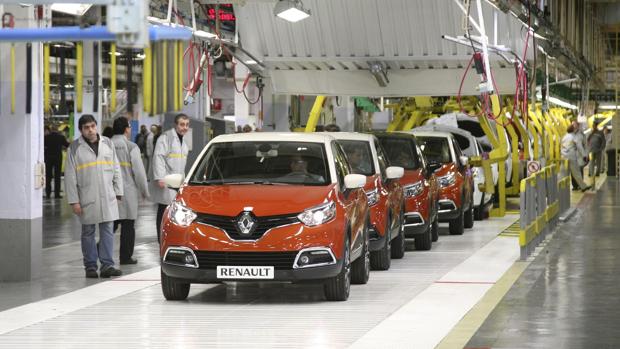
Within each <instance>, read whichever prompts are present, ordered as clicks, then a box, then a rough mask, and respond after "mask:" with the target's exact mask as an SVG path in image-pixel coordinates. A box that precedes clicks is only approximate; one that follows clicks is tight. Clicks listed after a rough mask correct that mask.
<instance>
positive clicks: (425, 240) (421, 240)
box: [413, 224, 433, 251]
mask: <svg viewBox="0 0 620 349" xmlns="http://www.w3.org/2000/svg"><path fill="white" fill-rule="evenodd" d="M432 230H433V224H429V225H428V229H426V231H425V232H424V234H422V235H418V236H416V237H415V240H414V241H413V242H414V244H415V249H416V250H419V251H428V250H430V249H431V246H433V231H432Z"/></svg>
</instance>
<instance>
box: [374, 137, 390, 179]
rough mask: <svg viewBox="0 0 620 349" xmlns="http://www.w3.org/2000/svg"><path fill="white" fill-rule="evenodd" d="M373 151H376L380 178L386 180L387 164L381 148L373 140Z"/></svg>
mask: <svg viewBox="0 0 620 349" xmlns="http://www.w3.org/2000/svg"><path fill="white" fill-rule="evenodd" d="M375 149H376V150H377V160H379V171H380V172H381V178H383V179H387V171H386V170H387V167H388V166H389V162H388V159H387V157H386V156H385V152H384V151H383V147H382V146H381V144H379V142H377V141H376V140H375Z"/></svg>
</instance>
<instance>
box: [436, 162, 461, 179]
mask: <svg viewBox="0 0 620 349" xmlns="http://www.w3.org/2000/svg"><path fill="white" fill-rule="evenodd" d="M457 171H458V169H457V168H456V165H455V164H454V163H452V162H450V163H447V164H443V165H442V166H441V168H440V169H438V170H437V172H435V176H437V177H442V176H445V175H447V174H448V173H449V172H457Z"/></svg>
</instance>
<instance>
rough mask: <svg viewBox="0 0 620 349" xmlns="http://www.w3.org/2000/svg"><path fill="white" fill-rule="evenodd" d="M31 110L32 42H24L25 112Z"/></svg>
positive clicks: (28, 112) (27, 112)
mask: <svg viewBox="0 0 620 349" xmlns="http://www.w3.org/2000/svg"><path fill="white" fill-rule="evenodd" d="M31 112H32V44H31V43H27V44H26V114H30V113H31Z"/></svg>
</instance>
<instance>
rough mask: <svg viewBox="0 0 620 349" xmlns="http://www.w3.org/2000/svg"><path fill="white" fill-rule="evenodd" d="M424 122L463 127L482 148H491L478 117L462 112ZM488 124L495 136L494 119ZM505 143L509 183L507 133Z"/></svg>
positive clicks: (510, 166) (508, 139)
mask: <svg viewBox="0 0 620 349" xmlns="http://www.w3.org/2000/svg"><path fill="white" fill-rule="evenodd" d="M426 124H427V125H445V126H452V127H456V128H460V129H463V130H465V131H467V132H469V133H470V134H471V135H472V136H474V137H476V139H477V140H478V142H480V145H481V146H482V149H483V150H484V151H485V152H487V151H489V149H492V145H491V142H490V141H489V138H488V137H487V135H486V134H485V133H484V130H483V129H482V126H480V122H479V121H478V119H477V118H474V117H471V116H469V115H467V114H463V113H449V114H444V115H442V116H440V117H438V118H435V119H431V120H429V121H428V122H427V123H426ZM489 124H490V125H491V129H492V130H493V132H494V133H495V135H496V136H497V131H496V127H495V125H496V123H495V121H493V120H489ZM506 143H507V144H508V157H507V158H506V161H505V163H506V183H510V181H511V179H512V158H511V151H512V147H511V145H510V138H509V137H508V135H506Z"/></svg>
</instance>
